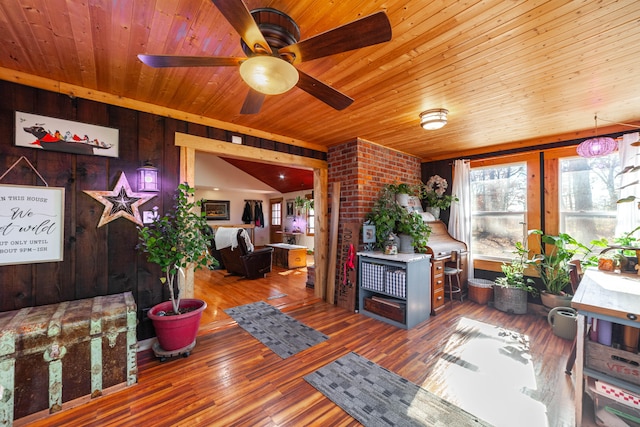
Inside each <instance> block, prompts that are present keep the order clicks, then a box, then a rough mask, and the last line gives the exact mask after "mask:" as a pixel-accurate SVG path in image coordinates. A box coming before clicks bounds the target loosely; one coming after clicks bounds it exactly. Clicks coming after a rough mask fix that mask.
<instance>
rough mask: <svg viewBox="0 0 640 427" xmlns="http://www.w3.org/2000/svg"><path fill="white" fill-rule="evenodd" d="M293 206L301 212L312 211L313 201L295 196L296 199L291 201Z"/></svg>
mask: <svg viewBox="0 0 640 427" xmlns="http://www.w3.org/2000/svg"><path fill="white" fill-rule="evenodd" d="M293 205H294V206H295V207H296V208H299V209H301V210H309V209H313V199H307V198H306V197H302V196H296V198H295V199H294V200H293Z"/></svg>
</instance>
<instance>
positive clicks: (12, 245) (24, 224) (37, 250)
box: [0, 184, 64, 265]
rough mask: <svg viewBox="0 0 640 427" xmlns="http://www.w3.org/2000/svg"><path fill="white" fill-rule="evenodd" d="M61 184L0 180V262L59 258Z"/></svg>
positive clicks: (62, 210) (25, 262) (31, 261)
mask: <svg viewBox="0 0 640 427" xmlns="http://www.w3.org/2000/svg"><path fill="white" fill-rule="evenodd" d="M63 243H64V188H62V187H39V186H26V185H5V184H0V265H10V264H31V263H36V262H54V261H62V258H63V248H64V246H63Z"/></svg>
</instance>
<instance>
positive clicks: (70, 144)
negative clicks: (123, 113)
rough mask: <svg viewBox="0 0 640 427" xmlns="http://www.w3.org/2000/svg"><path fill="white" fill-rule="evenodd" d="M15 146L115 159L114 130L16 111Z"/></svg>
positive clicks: (115, 132)
mask: <svg viewBox="0 0 640 427" xmlns="http://www.w3.org/2000/svg"><path fill="white" fill-rule="evenodd" d="M15 138H16V140H15V144H16V146H18V147H28V148H35V149H38V150H44V151H57V152H62V153H71V154H84V155H88V156H107V157H118V138H119V134H118V129H114V128H110V127H105V126H97V125H90V124H87V123H79V122H72V121H69V120H62V119H56V118H53V117H46V116H40V115H36V114H30V113H23V112H21V111H16V132H15Z"/></svg>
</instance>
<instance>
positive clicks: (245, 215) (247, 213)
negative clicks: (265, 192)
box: [242, 202, 253, 224]
mask: <svg viewBox="0 0 640 427" xmlns="http://www.w3.org/2000/svg"><path fill="white" fill-rule="evenodd" d="M251 221H253V217H252V216H251V205H250V204H249V202H245V203H244V211H243V212H242V222H244V223H245V224H251Z"/></svg>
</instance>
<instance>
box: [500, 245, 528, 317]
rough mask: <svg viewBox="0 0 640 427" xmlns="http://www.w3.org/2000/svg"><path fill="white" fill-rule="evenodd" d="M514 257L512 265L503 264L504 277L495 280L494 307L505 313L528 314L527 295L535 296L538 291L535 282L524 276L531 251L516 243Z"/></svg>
mask: <svg viewBox="0 0 640 427" xmlns="http://www.w3.org/2000/svg"><path fill="white" fill-rule="evenodd" d="M513 253H514V257H513V259H512V260H511V262H510V263H506V262H505V263H502V267H501V269H502V273H503V274H504V276H501V277H498V278H497V279H496V280H495V285H494V287H493V303H494V307H495V308H496V309H498V310H500V311H504V312H505V313H512V314H526V313H527V294H528V293H530V294H532V295H533V296H536V295H537V294H538V290H537V289H536V288H535V287H534V286H533V280H532V279H530V278H526V277H525V276H524V270H525V268H526V266H527V258H528V254H529V251H528V250H527V248H526V247H525V245H524V244H523V243H522V242H516V248H515V250H514V251H513Z"/></svg>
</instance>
